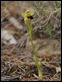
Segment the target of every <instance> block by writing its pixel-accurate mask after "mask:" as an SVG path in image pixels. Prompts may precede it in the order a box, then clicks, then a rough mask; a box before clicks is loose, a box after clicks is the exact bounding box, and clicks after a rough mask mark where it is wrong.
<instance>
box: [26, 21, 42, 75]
mask: <svg viewBox="0 0 62 82" xmlns="http://www.w3.org/2000/svg"><path fill="white" fill-rule="evenodd" d="M26 26H27V32H28V35H29V39H30V42H31V46H32V50H33V53H34V55H33V59H34V61H35V64H36V66H37V69H38V76H39V77H42V76H43V73H42V69H41V63H40V62H39V59H38V57H37V51H36V49H35V46H34V44H33V40H32V24H31V22H27V23H26Z"/></svg>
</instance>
